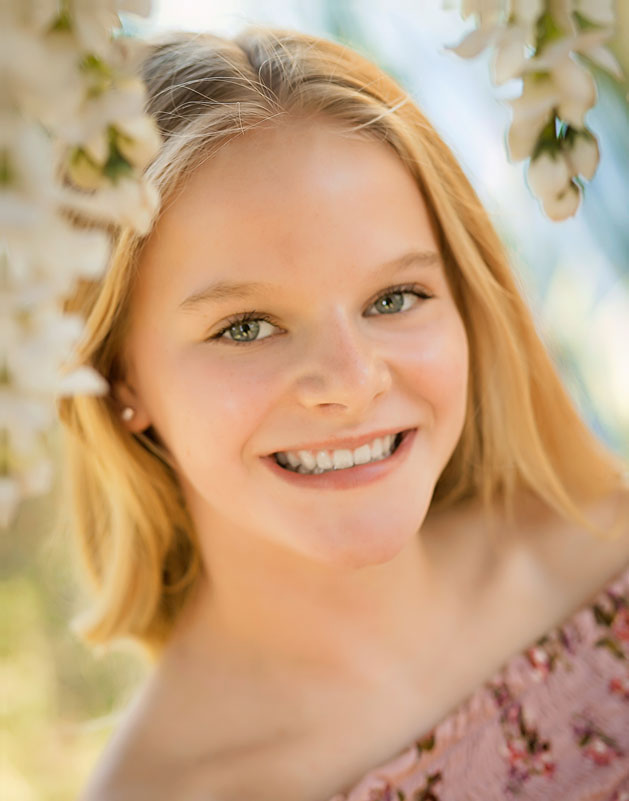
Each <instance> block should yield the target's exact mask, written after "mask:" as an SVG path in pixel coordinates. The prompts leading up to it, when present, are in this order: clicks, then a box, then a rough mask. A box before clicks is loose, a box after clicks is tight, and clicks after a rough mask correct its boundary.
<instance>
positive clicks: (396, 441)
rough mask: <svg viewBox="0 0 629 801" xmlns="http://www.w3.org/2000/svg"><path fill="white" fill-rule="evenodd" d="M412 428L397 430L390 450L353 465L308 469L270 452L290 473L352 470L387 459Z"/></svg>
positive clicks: (282, 455)
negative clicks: (294, 464)
mask: <svg viewBox="0 0 629 801" xmlns="http://www.w3.org/2000/svg"><path fill="white" fill-rule="evenodd" d="M414 430H415V429H414V428H408V429H406V430H405V431H400V432H398V433H397V434H396V435H395V438H394V440H393V445H392V447H391V450H390V451H387V452H386V453H383V454H382V455H381V456H378V457H374V458H370V459H369V461H368V462H364V463H362V464H353V465H346V466H338V467H337V466H335V465H334V464H333V465H332V466H331V467H319V466H318V465H317V466H316V467H314V468H312V469H308V468H306V467H305V466H304V465H303V464H300V465H298V466H296V467H294V466H293V465H291V464H290V463H289V462H288V459H287V457H286V455H284V454H278V453H273V454H271V458H272V459H273V460H274V461H275V463H276V464H277V465H279V467H281V468H282V469H283V470H287V471H288V472H290V473H301V474H306V475H320V474H322V473H331V472H334V471H339V470H352V469H353V468H355V467H362V466H363V464H374V463H376V462H382V461H384V460H385V459H389V458H390V457H391V456H393V454H394V453H395V452H396V450H397V449H398V448H399V446H400V444H401V443H402V441H403V440H404V438H405V437H406V436H407V435H408V434H410V433H411V431H414ZM278 456H279V458H278ZM280 459H282V461H280Z"/></svg>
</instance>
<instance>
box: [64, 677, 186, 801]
mask: <svg viewBox="0 0 629 801" xmlns="http://www.w3.org/2000/svg"><path fill="white" fill-rule="evenodd" d="M152 694H153V693H152V686H151V682H150V681H149V682H147V684H146V685H145V686H144V687H142V688H141V689H140V691H139V692H138V693H137V694H136V696H135V697H134V698H133V700H132V701H131V703H130V704H129V705H128V706H127V707H126V708H125V709H124V711H123V712H122V714H121V716H120V718H119V720H118V725H117V727H116V729H115V731H114V733H113V735H112V737H111V738H110V740H109V742H108V743H107V746H106V747H105V750H104V751H103V753H102V754H101V756H100V758H99V760H98V762H97V764H96V766H95V769H94V770H93V772H92V774H91V776H90V778H89V781H88V783H87V785H86V786H85V787H84V789H83V792H82V794H81V795H80V796H79V799H78V801H144V800H145V799H146V801H149V799H150V801H161V799H167V798H169V795H168V792H169V789H168V788H169V787H170V784H171V782H170V777H169V770H168V764H167V762H166V763H165V762H162V763H160V760H159V759H155V757H156V755H157V751H158V749H156V738H155V735H154V733H151V727H152V725H153V722H154V721H153V715H154V711H153V708H152V700H151V698H152Z"/></svg>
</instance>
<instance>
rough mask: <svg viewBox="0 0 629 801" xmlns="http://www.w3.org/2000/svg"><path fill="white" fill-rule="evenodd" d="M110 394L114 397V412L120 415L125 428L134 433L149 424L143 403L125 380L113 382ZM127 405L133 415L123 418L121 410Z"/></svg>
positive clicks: (142, 429) (149, 420)
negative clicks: (129, 417)
mask: <svg viewBox="0 0 629 801" xmlns="http://www.w3.org/2000/svg"><path fill="white" fill-rule="evenodd" d="M111 394H112V397H113V398H114V405H115V408H116V413H117V414H118V415H119V416H120V422H121V423H122V425H123V426H124V427H125V428H127V429H128V430H129V431H131V432H133V433H134V434H136V433H138V432H140V431H144V429H145V428H148V427H149V426H150V425H151V419H150V418H149V415H148V412H147V411H146V409H145V408H144V404H143V403H142V401H141V400H140V398H139V396H138V395H137V394H136V392H135V391H134V390H133V389H132V388H131V387H130V386H129V385H128V384H127V383H126V382H124V381H116V382H114V384H113V385H112V389H111ZM127 407H131V409H133V411H134V415H133V417H131V419H130V420H125V419H124V418H123V417H122V411H123V409H125V408H127Z"/></svg>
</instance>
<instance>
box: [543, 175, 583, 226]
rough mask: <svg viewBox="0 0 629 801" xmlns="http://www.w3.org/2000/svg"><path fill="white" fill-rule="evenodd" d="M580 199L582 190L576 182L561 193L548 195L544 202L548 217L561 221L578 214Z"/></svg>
mask: <svg viewBox="0 0 629 801" xmlns="http://www.w3.org/2000/svg"><path fill="white" fill-rule="evenodd" d="M580 200H581V190H580V189H579V187H578V186H577V185H576V184H574V183H571V184H570V185H569V186H568V188H567V189H566V190H565V192H563V193H562V194H561V195H557V196H556V197H546V198H544V199H543V201H542V203H543V206H544V211H545V212H546V214H547V215H548V217H550V219H551V220H554V221H555V222H559V221H560V220H565V219H567V218H568V217H573V216H574V215H575V214H576V212H577V209H578V208H579V202H580Z"/></svg>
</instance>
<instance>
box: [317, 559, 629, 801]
mask: <svg viewBox="0 0 629 801" xmlns="http://www.w3.org/2000/svg"><path fill="white" fill-rule="evenodd" d="M505 800H506V801H515V800H517V801H629V565H625V567H624V569H623V570H622V572H621V573H619V574H618V575H617V576H616V577H615V578H614V579H612V581H611V582H609V583H608V585H607V587H605V588H604V589H603V590H602V591H601V592H600V593H599V594H598V595H597V597H596V598H595V599H594V601H593V602H591V603H590V604H587V605H585V606H584V607H582V608H581V609H579V610H578V611H577V612H575V613H574V614H573V615H571V616H570V617H569V618H568V619H567V620H565V621H564V622H563V623H562V624H560V625H559V626H557V627H556V628H554V629H552V630H551V631H549V632H547V633H546V634H544V635H543V636H542V637H539V638H538V639H537V640H536V641H535V642H534V643H532V644H531V645H530V646H529V647H528V648H526V649H525V650H524V651H523V652H522V653H519V654H516V655H515V656H513V657H512V658H511V659H509V660H508V661H507V662H506V663H505V664H504V665H503V666H502V667H501V668H500V670H498V671H497V672H496V673H495V674H494V676H492V677H491V678H490V679H489V680H488V681H486V682H484V683H483V684H482V685H481V686H480V687H478V688H477V690H476V691H475V692H474V693H473V694H472V695H471V696H470V697H469V698H468V699H467V700H466V701H465V702H464V703H463V704H461V705H460V706H459V707H458V709H457V710H455V711H454V712H453V713H452V714H450V715H449V716H448V717H447V718H445V719H444V720H443V721H441V722H440V723H439V724H438V725H437V726H436V727H434V728H433V729H432V730H431V731H429V732H427V733H426V734H425V735H424V736H422V737H421V738H420V739H418V740H416V741H415V742H413V743H412V744H411V745H410V746H408V748H406V749H405V750H404V751H403V752H402V753H401V754H398V755H397V756H396V757H395V758H394V759H392V760H390V761H388V762H386V763H385V764H383V765H380V766H378V767H376V768H374V769H373V770H371V771H370V772H369V773H367V774H366V775H365V776H364V777H363V778H362V779H361V780H360V781H359V782H358V783H357V784H355V785H354V786H353V787H351V788H349V789H345V790H344V791H343V792H341V793H337V794H336V795H335V796H334V797H333V798H332V799H330V801H505Z"/></svg>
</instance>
